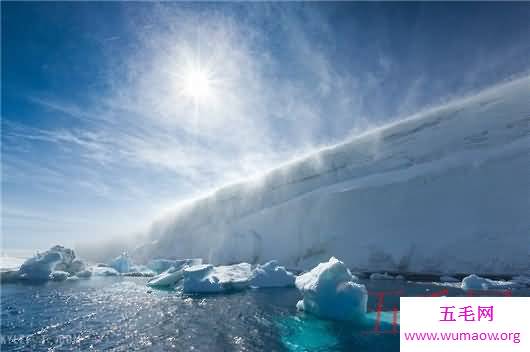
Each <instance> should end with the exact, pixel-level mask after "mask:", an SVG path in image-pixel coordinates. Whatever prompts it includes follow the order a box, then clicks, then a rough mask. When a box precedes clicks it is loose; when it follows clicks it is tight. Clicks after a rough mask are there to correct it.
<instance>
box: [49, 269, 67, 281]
mask: <svg viewBox="0 0 530 352" xmlns="http://www.w3.org/2000/svg"><path fill="white" fill-rule="evenodd" d="M69 276H70V274H69V273H68V272H66V271H61V270H55V271H52V272H51V274H50V280H52V281H64V280H66V279H68V277H69Z"/></svg>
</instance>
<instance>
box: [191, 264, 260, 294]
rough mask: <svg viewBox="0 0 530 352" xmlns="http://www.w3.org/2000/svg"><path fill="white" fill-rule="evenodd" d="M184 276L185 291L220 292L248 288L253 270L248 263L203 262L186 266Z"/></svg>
mask: <svg viewBox="0 0 530 352" xmlns="http://www.w3.org/2000/svg"><path fill="white" fill-rule="evenodd" d="M183 276H184V277H183V281H182V289H183V291H184V293H219V292H227V291H235V290H242V289H245V288H247V287H248V286H249V282H250V279H251V277H252V270H251V266H250V264H248V263H239V264H234V265H223V266H213V265H211V264H201V265H194V266H191V267H188V268H185V269H184V271H183Z"/></svg>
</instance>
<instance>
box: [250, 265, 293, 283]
mask: <svg viewBox="0 0 530 352" xmlns="http://www.w3.org/2000/svg"><path fill="white" fill-rule="evenodd" d="M295 279H296V276H295V275H294V274H293V273H291V272H290V271H287V270H286V269H285V267H283V266H280V265H278V262H277V261H276V260H271V261H269V262H267V263H265V264H263V265H258V266H257V267H256V268H255V269H254V270H253V271H252V278H251V279H250V286H252V287H259V288H265V287H291V286H294V281H295Z"/></svg>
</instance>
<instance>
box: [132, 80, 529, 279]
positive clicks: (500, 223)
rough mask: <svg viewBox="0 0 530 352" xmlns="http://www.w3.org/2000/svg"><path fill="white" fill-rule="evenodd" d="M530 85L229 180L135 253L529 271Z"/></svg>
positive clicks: (179, 212)
mask: <svg viewBox="0 0 530 352" xmlns="http://www.w3.org/2000/svg"><path fill="white" fill-rule="evenodd" d="M529 90H530V76H527V77H523V78H520V79H517V80H514V81H512V82H507V83H503V84H501V85H497V86H495V87H492V88H491V89H488V90H485V91H483V92H480V93H479V94H477V95H475V96H472V97H466V98H463V99H460V100H457V101H454V102H450V103H448V104H445V105H443V106H440V107H437V108H433V109H430V110H428V111H425V112H421V113H418V114H417V115H414V116H411V117H410V118H408V119H404V120H401V121H398V122H395V123H392V124H389V125H387V126H383V127H381V128H377V129H373V130H370V131H367V132H366V133H363V134H362V135H359V136H356V137H354V138H352V139H351V140H349V141H347V142H345V143H342V144H339V145H335V146H331V147H327V148H323V149H322V150H319V151H316V152H315V153H314V154H311V155H308V156H307V157H304V158H301V159H299V160H296V161H293V162H290V163H288V164H285V165H282V166H280V167H278V168H277V169H274V170H271V171H270V172H268V173H266V174H264V175H262V176H260V177H256V178H254V179H250V180H247V181H244V182H240V183H236V184H233V185H229V186H226V187H222V188H220V189H218V190H217V191H215V192H214V193H212V194H210V195H208V196H205V197H203V198H200V199H196V200H193V201H189V202H187V203H185V204H183V205H182V206H180V207H179V208H178V209H176V210H175V211H174V212H173V213H172V214H169V215H167V216H165V217H163V218H162V219H160V220H159V221H157V222H156V223H155V224H153V226H152V230H151V232H150V233H149V236H147V238H146V239H145V243H146V244H145V246H143V247H140V248H139V249H138V250H137V253H135V254H138V256H142V257H143V259H148V258H172V257H175V256H177V257H186V256H196V257H202V258H207V259H208V262H210V263H212V264H215V265H218V264H227V263H234V262H242V261H245V262H249V263H259V262H266V261H268V260H271V259H277V260H279V261H280V262H281V263H283V264H284V265H286V266H287V267H293V268H300V269H308V268H311V267H312V266H313V265H315V264H317V263H318V262H320V261H322V260H324V259H327V258H329V257H330V256H331V255H336V256H338V257H340V258H342V259H343V260H344V262H345V263H346V264H347V265H348V267H352V268H353V267H355V268H356V269H357V270H360V271H372V272H373V271H381V272H383V271H389V272H390V271H416V272H470V273H471V272H488V273H510V274H518V273H521V272H524V271H526V270H527V267H528V248H530V239H529V237H528V228H530V217H529V216H528V214H527V213H528V199H529V197H528V196H529V193H528V177H527V174H528V173H527V170H528V150H529V146H530V123H529V122H530V117H529V116H530V104H529V101H528V92H529Z"/></svg>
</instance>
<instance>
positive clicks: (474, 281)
mask: <svg viewBox="0 0 530 352" xmlns="http://www.w3.org/2000/svg"><path fill="white" fill-rule="evenodd" d="M490 281H491V280H489V279H486V278H483V277H480V276H478V275H475V274H471V275H469V276H466V277H465V278H463V279H462V289H463V290H487V289H488V288H489V282H490Z"/></svg>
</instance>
